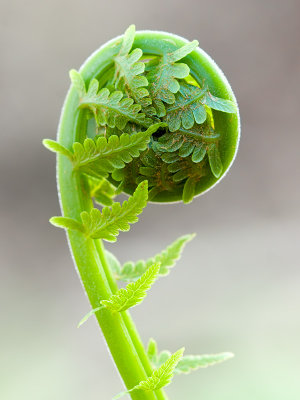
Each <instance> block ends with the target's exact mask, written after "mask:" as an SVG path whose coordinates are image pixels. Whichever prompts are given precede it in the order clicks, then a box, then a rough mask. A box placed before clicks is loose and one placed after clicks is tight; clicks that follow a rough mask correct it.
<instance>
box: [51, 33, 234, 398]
mask: <svg viewBox="0 0 300 400" xmlns="http://www.w3.org/2000/svg"><path fill="white" fill-rule="evenodd" d="M197 45H198V42H197V41H193V42H191V43H188V42H187V41H185V40H184V39H182V38H179V37H177V36H175V35H171V34H167V33H163V32H148V31H147V32H137V33H135V28H134V26H131V27H129V29H128V30H127V31H126V32H125V35H124V36H123V37H121V38H116V39H114V40H112V41H111V42H109V43H107V44H106V45H104V46H103V47H101V48H100V49H99V50H98V51H97V52H95V53H94V54H93V55H92V56H91V57H90V58H89V59H88V60H87V62H86V63H85V64H84V65H83V66H82V68H81V69H80V72H77V71H75V70H72V71H71V73H70V76H71V80H72V86H71V89H70V91H69V93H68V96H67V98H66V101H65V104H64V107H63V111H62V117H61V121H60V126H59V132H58V141H57V142H54V141H52V140H45V141H44V144H45V146H46V147H47V148H48V149H50V150H51V151H54V152H56V153H57V154H58V161H57V178H58V189H59V194H60V201H61V208H62V213H63V216H62V217H53V218H52V219H51V222H52V223H53V224H54V225H56V226H58V227H62V228H64V229H66V230H67V234H68V240H69V242H70V248H71V251H72V253H73V256H74V260H75V262H76V265H77V269H78V272H79V274H80V277H81V280H82V283H83V285H84V288H85V290H86V292H87V295H88V297H89V300H90V303H91V306H92V311H91V312H90V313H89V314H88V316H90V315H93V314H95V316H96V318H97V320H98V322H99V325H100V326H101V328H102V331H103V334H104V337H105V339H106V341H107V344H108V347H109V349H110V351H111V354H112V356H113V358H114V361H115V363H116V365H117V368H118V369H119V372H120V374H121V376H122V378H123V380H124V383H125V385H126V387H127V389H128V391H127V392H126V393H129V394H130V396H131V397H132V399H135V400H164V399H166V397H165V394H164V392H163V389H162V388H163V387H164V386H165V385H167V384H168V383H170V381H171V378H172V376H173V374H174V373H176V372H177V373H179V372H188V371H190V370H192V369H197V368H199V367H203V366H207V365H210V364H213V363H215V362H219V361H222V360H225V359H226V358H229V355H228V353H222V354H221V355H212V356H188V357H184V358H182V353H183V350H179V351H178V352H176V353H174V354H173V355H171V354H170V353H169V352H163V353H162V354H163V356H162V355H158V354H157V352H156V353H155V348H156V347H155V346H154V344H153V343H152V344H151V345H149V348H148V353H147V352H146V350H145V348H144V346H143V343H142V342H141V339H140V337H139V335H138V333H137V331H136V328H135V325H134V323H133V321H132V319H131V317H130V315H129V313H128V312H127V309H128V308H130V307H132V306H135V305H137V304H139V303H140V302H141V301H142V300H143V298H144V297H145V296H146V291H147V290H148V289H150V287H151V285H152V284H153V282H154V281H155V280H156V278H157V277H158V276H160V275H166V274H168V272H169V268H171V267H173V265H174V263H175V261H176V260H177V259H178V258H179V256H180V253H181V251H182V248H183V246H184V244H185V243H186V242H187V241H189V240H190V239H192V237H193V235H186V236H185V237H182V238H179V239H178V240H177V241H175V242H174V243H173V244H172V245H170V246H169V247H168V248H167V249H166V250H165V251H163V252H162V253H160V254H158V255H157V256H155V257H153V258H150V259H148V260H147V261H141V260H140V261H138V262H137V263H135V264H134V263H131V262H128V263H125V264H124V265H123V266H121V265H120V263H119V262H118V260H117V259H116V258H115V257H114V256H113V255H112V254H111V253H109V252H107V251H106V250H105V249H104V247H103V243H102V240H108V241H116V239H117V236H118V233H119V231H127V230H128V229H129V224H132V223H135V222H136V221H137V220H138V217H137V215H139V214H140V213H141V212H142V209H143V208H144V207H145V206H146V203H147V200H148V199H150V200H152V201H155V202H170V201H179V200H183V201H184V202H185V203H188V202H190V201H192V200H193V198H194V196H196V195H198V194H201V193H204V192H205V191H207V190H208V189H209V188H211V187H212V186H213V185H215V184H216V183H217V182H218V181H219V180H220V179H221V178H222V176H224V174H225V173H226V171H227V170H228V168H229V167H230V165H231V163H232V161H233V159H234V156H235V154H236V151H237V145H238V138H239V116H238V110H237V105H236V101H235V98H234V95H233V93H232V91H231V89H230V86H229V84H228V83H227V81H226V79H225V78H224V76H223V75H222V73H221V72H220V70H219V69H218V68H217V67H216V65H215V64H214V63H213V61H212V60H211V59H210V58H209V57H208V56H207V55H206V54H205V53H204V52H203V51H201V50H200V49H198V48H197ZM122 191H123V192H125V193H127V194H129V195H131V197H130V198H129V199H128V200H126V201H124V202H123V203H122V204H120V203H118V202H115V201H114V198H115V196H116V195H117V194H119V193H120V192H122ZM93 200H95V202H97V203H98V204H101V205H103V206H104V208H103V209H102V210H101V211H100V210H99V209H97V208H95V207H94V204H93ZM116 279H120V280H124V281H127V282H129V283H128V285H127V287H126V288H124V289H118V286H117V283H116ZM86 319H87V317H85V318H84V320H86ZM166 355H167V357H165V356H166Z"/></svg>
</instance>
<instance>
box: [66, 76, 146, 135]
mask: <svg viewBox="0 0 300 400" xmlns="http://www.w3.org/2000/svg"><path fill="white" fill-rule="evenodd" d="M70 78H71V81H72V83H73V85H74V86H75V87H76V88H77V90H78V94H79V108H87V109H89V110H90V111H91V112H92V113H93V115H94V117H95V120H96V122H97V125H101V126H104V125H108V126H109V127H110V128H115V127H117V128H118V129H121V130H123V129H124V128H125V126H126V124H127V122H129V121H130V122H133V123H135V124H137V125H139V126H142V127H145V128H148V127H149V126H151V125H152V124H153V121H152V119H151V118H148V117H146V116H145V114H144V113H141V112H140V111H141V105H140V104H134V100H133V99H130V98H128V97H126V98H123V96H124V95H123V93H122V92H121V91H118V90H116V91H114V92H113V93H110V91H109V90H108V89H107V88H103V89H100V91H98V89H99V82H98V81H97V79H93V80H92V81H91V82H90V84H89V87H88V90H87V91H85V93H82V88H83V87H85V84H84V80H83V78H82V76H81V75H80V73H79V72H77V71H75V70H71V72H70ZM80 82H81V83H80Z"/></svg>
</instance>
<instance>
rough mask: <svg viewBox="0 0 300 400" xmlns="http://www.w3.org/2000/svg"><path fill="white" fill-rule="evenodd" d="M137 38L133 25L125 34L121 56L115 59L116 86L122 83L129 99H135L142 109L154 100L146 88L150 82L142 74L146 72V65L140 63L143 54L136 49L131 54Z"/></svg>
mask: <svg viewBox="0 0 300 400" xmlns="http://www.w3.org/2000/svg"><path fill="white" fill-rule="evenodd" d="M134 36H135V26H134V25H131V26H130V27H129V28H128V29H127V30H126V32H125V34H124V37H123V41H122V45H121V48H120V51H119V54H118V55H117V56H116V57H115V64H116V71H115V78H114V79H115V81H116V83H115V85H116V87H118V86H119V85H120V82H121V83H123V87H122V89H123V88H124V89H125V90H126V92H127V94H128V96H129V97H131V98H132V99H134V101H135V103H138V104H140V105H141V106H142V107H148V106H150V105H151V103H152V100H151V98H150V97H149V92H148V90H147V89H146V88H145V86H148V80H147V78H146V77H145V76H143V75H142V74H143V73H144V71H145V64H144V63H143V62H140V61H138V60H139V59H140V58H141V57H142V55H143V52H142V50H141V49H134V50H133V51H132V52H131V53H130V54H129V51H130V50H131V47H132V44H133V41H134Z"/></svg>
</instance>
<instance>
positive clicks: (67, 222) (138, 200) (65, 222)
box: [50, 181, 148, 242]
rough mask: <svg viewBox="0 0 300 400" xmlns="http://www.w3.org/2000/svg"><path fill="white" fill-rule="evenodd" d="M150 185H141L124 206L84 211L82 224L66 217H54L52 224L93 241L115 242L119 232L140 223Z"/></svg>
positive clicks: (117, 205) (117, 204)
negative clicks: (83, 235)
mask: <svg viewBox="0 0 300 400" xmlns="http://www.w3.org/2000/svg"><path fill="white" fill-rule="evenodd" d="M147 199H148V183H147V181H144V182H142V183H140V184H139V186H138V187H137V188H136V190H135V192H134V193H133V195H132V196H131V197H129V199H128V200H125V201H124V202H123V203H122V205H121V204H120V203H114V204H113V205H112V207H111V208H110V207H104V208H103V209H102V212H101V211H100V210H98V209H97V208H93V209H92V210H91V211H90V212H87V211H83V212H82V213H81V214H80V216H81V220H82V223H80V222H78V221H76V220H74V219H71V218H65V217H52V218H51V219H50V222H51V223H52V224H53V225H55V226H57V227H59V228H64V229H71V230H77V231H80V232H83V233H84V234H85V235H86V236H87V237H90V238H92V239H104V240H107V241H110V242H115V241H116V240H117V236H118V234H119V231H128V230H129V229H130V225H129V224H133V223H134V222H137V221H138V217H137V216H138V215H139V214H141V212H142V211H143V208H144V207H146V205H147Z"/></svg>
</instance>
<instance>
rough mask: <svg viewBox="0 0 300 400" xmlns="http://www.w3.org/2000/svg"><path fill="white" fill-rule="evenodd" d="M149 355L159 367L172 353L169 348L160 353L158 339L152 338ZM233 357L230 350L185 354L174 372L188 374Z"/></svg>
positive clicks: (149, 343) (148, 348)
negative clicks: (216, 352)
mask: <svg viewBox="0 0 300 400" xmlns="http://www.w3.org/2000/svg"><path fill="white" fill-rule="evenodd" d="M147 355H148V357H149V360H150V362H151V364H152V366H153V368H159V367H160V366H161V365H163V364H164V363H165V362H166V360H168V359H169V357H170V355H171V353H170V352H169V351H167V350H164V351H162V352H160V353H158V351H157V344H156V341H155V340H154V339H152V338H151V339H150V340H149V342H148V347H147ZM232 357H234V355H233V354H232V353H229V352H225V353H219V354H204V355H199V356H193V355H189V356H184V357H182V358H181V360H180V361H179V362H178V364H177V366H176V368H175V369H174V374H188V373H190V372H193V371H195V370H197V369H199V368H207V367H210V366H212V365H215V364H218V363H221V362H223V361H226V360H229V359H230V358H232Z"/></svg>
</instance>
